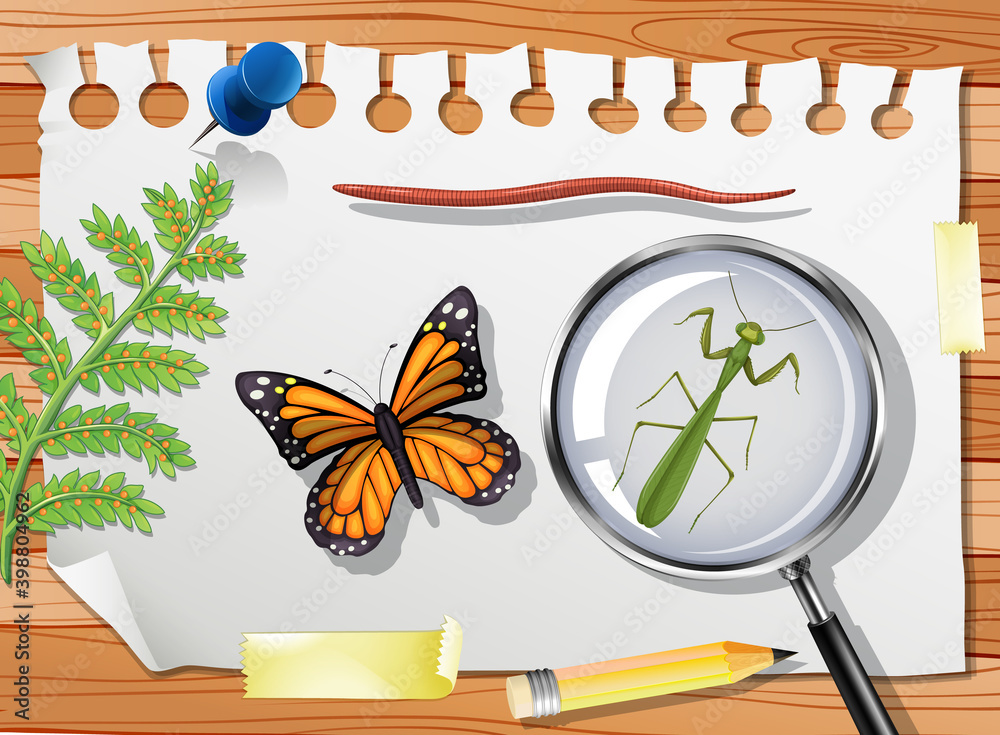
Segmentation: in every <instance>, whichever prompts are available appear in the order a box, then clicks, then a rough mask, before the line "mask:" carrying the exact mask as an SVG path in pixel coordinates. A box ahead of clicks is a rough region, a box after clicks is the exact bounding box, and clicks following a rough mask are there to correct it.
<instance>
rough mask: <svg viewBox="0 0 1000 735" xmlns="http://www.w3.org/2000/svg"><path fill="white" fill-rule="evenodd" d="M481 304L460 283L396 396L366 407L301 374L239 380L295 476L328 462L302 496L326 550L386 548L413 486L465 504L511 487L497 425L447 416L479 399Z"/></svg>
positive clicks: (507, 454)
mask: <svg viewBox="0 0 1000 735" xmlns="http://www.w3.org/2000/svg"><path fill="white" fill-rule="evenodd" d="M477 321H478V308H477V306H476V301H475V298H474V297H473V295H472V292H470V291H469V290H468V289H467V288H465V287H462V286H460V287H458V288H456V289H455V290H454V291H452V292H451V293H449V294H448V295H447V296H445V297H444V298H443V299H442V300H441V301H440V303H438V305H437V306H435V307H434V309H432V310H431V313H430V314H429V315H428V316H427V318H426V319H425V320H424V321H423V322H422V323H421V325H420V326H419V328H418V330H417V334H416V336H415V337H414V338H413V341H412V342H411V344H410V347H409V349H408V351H407V353H406V356H405V357H404V358H403V362H402V366H401V367H400V370H399V375H398V377H397V378H396V383H395V387H394V388H393V392H392V398H391V400H390V401H389V402H388V403H383V402H381V401H378V402H375V401H374V400H373V401H372V402H373V403H375V405H374V407H373V408H367V407H365V406H363V405H361V404H360V403H358V402H357V401H355V400H354V399H352V398H350V397H348V396H347V395H345V394H344V393H341V392H339V391H336V390H334V389H332V388H329V387H327V386H325V385H322V384H320V383H316V382H314V381H312V380H310V379H308V378H304V377H300V376H297V375H291V374H289V373H284V372H277V371H250V372H244V373H240V374H239V375H237V376H236V392H237V394H238V395H239V397H240V400H241V401H242V402H243V404H244V405H245V406H246V407H247V409H249V410H250V411H251V413H253V415H254V416H255V417H256V418H257V420H258V421H259V422H260V423H261V425H262V426H263V427H264V429H265V430H266V431H267V434H268V435H269V436H270V437H271V440H272V441H273V442H274V444H275V446H276V447H277V449H278V453H279V455H280V456H281V457H282V458H283V459H284V460H285V461H286V462H287V463H288V466H289V467H291V468H292V469H294V470H300V469H303V468H304V467H306V466H308V465H309V464H310V463H312V462H314V461H316V460H318V459H321V458H324V457H332V459H331V461H330V464H329V465H328V466H327V468H326V469H325V470H324V471H323V472H322V473H321V474H320V477H319V479H317V481H316V483H315V484H314V486H313V487H312V488H311V489H310V490H309V495H308V499H307V502H306V512H305V516H304V518H305V525H306V530H307V531H308V532H309V535H310V536H311V537H312V539H313V541H314V542H315V543H316V544H317V545H318V546H321V547H323V548H326V549H329V551H330V552H331V553H333V554H336V555H339V556H343V555H352V556H360V555H362V554H366V553H368V552H370V551H371V550H372V549H373V548H374V547H375V546H377V545H378V543H379V542H380V541H381V540H382V538H383V536H384V534H385V529H386V525H387V521H388V519H389V513H390V510H391V508H392V503H393V500H394V499H395V496H396V492H397V491H398V490H399V488H400V487H402V488H405V489H406V494H407V496H408V497H409V499H410V502H412V503H413V505H414V507H416V508H421V507H422V506H423V504H424V499H423V495H422V493H421V489H420V486H419V482H420V481H424V482H428V483H431V484H432V485H436V486H438V487H439V488H441V489H442V490H444V491H445V492H446V493H447V494H450V495H453V496H455V497H457V498H459V499H460V500H461V501H462V502H463V503H465V504H467V505H472V506H481V505H488V504H491V503H495V502H496V501H498V500H500V499H501V498H502V497H503V496H504V495H505V494H506V493H507V491H509V490H510V489H511V487H512V486H513V484H514V478H515V475H516V473H517V471H518V469H520V466H521V458H520V452H519V450H518V447H517V442H515V441H514V438H513V437H512V436H510V435H509V434H508V433H506V432H505V431H504V430H503V429H501V428H500V427H499V426H497V425H496V424H495V423H494V422H492V421H490V420H487V419H482V418H477V417H474V416H469V415H466V414H457V413H456V414H453V413H445V412H443V411H442V409H445V408H448V407H450V406H453V405H455V404H457V403H463V402H466V401H472V400H476V399H478V398H481V397H483V396H485V395H486V370H485V368H484V367H483V363H482V353H481V351H480V349H479V341H478V339H477V326H478V325H477Z"/></svg>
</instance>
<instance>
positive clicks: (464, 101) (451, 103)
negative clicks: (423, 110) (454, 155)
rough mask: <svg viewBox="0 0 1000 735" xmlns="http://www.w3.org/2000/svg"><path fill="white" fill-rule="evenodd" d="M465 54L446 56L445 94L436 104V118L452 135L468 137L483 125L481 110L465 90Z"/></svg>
mask: <svg viewBox="0 0 1000 735" xmlns="http://www.w3.org/2000/svg"><path fill="white" fill-rule="evenodd" d="M466 68H467V64H466V58H465V54H448V83H449V89H448V92H447V94H445V96H444V97H442V98H441V102H440V103H439V104H438V117H440V118H441V122H442V123H444V126H445V127H446V128H448V130H450V131H451V132H453V133H456V134H458V135H468V134H469V133H473V132H475V131H476V130H477V129H478V128H479V126H480V125H482V123H483V108H482V107H481V106H480V105H479V103H478V102H477V101H476V100H475V99H474V98H473V97H471V96H470V95H469V93H468V90H467V89H466Z"/></svg>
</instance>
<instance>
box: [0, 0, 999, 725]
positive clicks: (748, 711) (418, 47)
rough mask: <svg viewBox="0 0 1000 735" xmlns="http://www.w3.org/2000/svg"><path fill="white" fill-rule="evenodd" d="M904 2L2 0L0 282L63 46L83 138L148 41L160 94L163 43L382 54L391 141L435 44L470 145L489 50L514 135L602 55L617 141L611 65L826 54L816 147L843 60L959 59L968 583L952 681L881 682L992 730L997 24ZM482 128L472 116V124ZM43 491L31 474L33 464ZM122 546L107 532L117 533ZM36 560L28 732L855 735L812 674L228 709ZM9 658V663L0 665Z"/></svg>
mask: <svg viewBox="0 0 1000 735" xmlns="http://www.w3.org/2000/svg"><path fill="white" fill-rule="evenodd" d="M962 5H963V6H964V7H962V8H956V7H954V4H953V3H948V2H946V1H945V0H935V1H934V2H931V1H929V0H900V2H898V3H893V2H873V1H870V0H855V1H853V2H836V1H832V2H828V3H818V2H811V1H810V0H788V1H787V2H771V3H761V2H741V1H734V2H700V3H695V2H672V3H664V2H642V1H640V0H628V1H623V2H610V1H609V0H605V1H597V0H544V1H543V2H539V3H535V4H533V5H531V6H528V5H526V4H525V5H521V4H515V3H510V2H462V3H455V2H450V3H449V2H387V3H386V2H382V3H378V2H344V3H329V2H320V1H318V0H302V1H299V2H296V3H293V4H287V5H271V6H268V5H260V4H251V3H248V2H245V1H244V0H214V1H213V3H210V4H209V3H203V2H202V3H196V2H193V1H192V0H175V2H173V3H171V4H170V5H169V6H168V7H165V8H159V9H146V8H144V7H139V8H137V7H136V6H135V4H134V3H128V4H126V3H124V2H121V1H120V0H118V1H115V2H111V1H109V0H101V1H100V2H93V3H89V4H87V5H83V4H80V3H73V2H71V0H47V1H42V2H36V0H31V2H27V1H26V0H10V2H8V3H7V4H6V7H4V8H3V9H0V266H2V268H0V270H2V272H3V273H4V274H5V275H7V276H8V277H10V278H11V279H12V280H14V281H15V283H17V285H18V287H19V288H21V289H22V293H24V294H25V295H26V296H29V297H31V298H35V299H39V298H40V296H41V288H40V286H39V285H38V283H37V282H36V281H35V279H34V278H33V277H32V276H31V274H30V273H29V272H28V269H27V267H26V265H25V263H24V261H23V259H22V258H21V256H20V252H19V249H18V247H17V243H18V242H19V241H20V240H22V239H24V240H29V241H35V240H37V237H38V185H39V182H38V171H39V157H40V150H39V148H38V145H37V139H38V136H39V133H40V130H39V128H38V124H37V114H38V109H39V107H40V105H41V102H42V98H43V96H44V90H43V89H42V87H41V86H40V85H39V84H38V82H37V80H36V79H35V78H34V77H33V75H32V73H31V71H30V69H29V67H27V66H26V65H25V64H24V63H23V60H22V56H23V55H26V54H33V53H41V52H44V51H48V50H51V49H52V48H55V47H58V46H63V45H67V44H70V43H74V42H76V43H79V44H80V45H81V49H82V54H81V56H82V68H83V72H84V75H85V78H86V80H87V82H88V85H89V86H88V87H87V88H86V89H84V90H82V91H81V92H80V94H79V95H78V96H77V98H76V100H75V101H74V103H73V105H74V112H75V114H76V116H77V119H78V121H80V122H81V123H82V124H87V125H93V126H98V127H99V126H101V125H104V124H106V123H107V122H108V120H109V119H110V118H109V112H110V108H111V102H110V101H109V99H108V98H107V96H106V95H105V96H101V94H99V93H98V92H96V91H95V88H94V86H93V85H95V83H96V77H95V74H94V71H95V70H94V55H93V43H94V41H107V42H112V43H118V44H131V43H136V42H138V41H142V40H146V39H148V40H150V42H151V44H152V50H151V58H152V59H153V62H154V64H155V67H156V68H157V70H158V72H159V79H160V80H162V79H164V78H165V71H166V61H167V49H166V41H167V40H168V39H171V38H224V39H226V40H227V41H229V42H230V43H231V44H233V46H232V56H233V59H234V60H236V59H238V58H239V56H240V55H241V54H242V53H243V51H244V50H245V48H246V45H245V44H246V43H247V42H253V41H263V40H275V39H278V40H301V41H305V42H306V43H307V44H308V46H307V57H308V65H309V70H310V73H309V80H308V81H309V82H310V83H315V82H316V81H317V80H318V79H319V74H320V73H321V65H322V59H321V49H322V47H323V44H324V43H325V42H326V41H327V40H330V41H333V42H334V43H338V44H342V45H359V46H374V47H377V48H380V49H381V50H382V51H383V52H384V53H385V54H386V56H385V60H384V63H383V64H382V67H383V74H382V89H383V93H382V95H381V97H380V99H379V100H378V101H377V102H375V103H373V104H372V106H371V107H370V110H369V119H370V121H371V122H372V123H373V124H375V125H376V126H377V127H379V128H380V129H386V130H391V129H398V128H399V127H401V126H402V125H403V124H405V121H406V119H407V118H408V107H407V106H406V104H405V102H403V101H401V100H400V99H399V98H398V97H396V96H394V95H393V94H392V92H391V89H392V82H391V78H392V73H391V68H392V63H391V58H392V55H394V54H407V53H419V52H423V51H431V50H437V49H440V48H447V49H448V50H449V51H450V54H451V59H450V64H449V67H450V73H451V76H452V91H451V93H450V95H449V96H448V98H447V99H446V100H443V101H442V105H441V113H442V119H444V120H446V121H447V123H446V124H448V125H449V127H452V129H454V130H457V131H459V132H467V131H468V130H469V129H474V127H475V125H477V124H478V120H479V118H478V117H477V112H476V110H477V109H478V105H476V104H475V101H474V100H472V99H471V98H469V97H468V96H467V95H466V94H465V90H464V54H465V53H467V52H474V53H484V52H494V51H500V50H503V49H505V48H508V47H510V46H513V45H516V44H519V43H522V42H526V43H527V44H528V45H529V46H530V47H531V48H532V51H531V62H532V69H531V71H532V82H533V83H532V87H531V89H528V90H525V91H524V92H523V93H522V94H520V95H518V97H517V98H515V100H514V101H513V104H512V114H514V115H515V117H516V118H517V119H519V120H521V121H522V122H524V123H525V124H532V125H538V124H544V123H545V122H547V120H548V119H549V118H551V114H552V101H551V97H549V96H548V95H547V93H546V92H545V89H544V81H545V73H544V65H543V63H542V59H541V54H540V53H538V52H537V50H538V49H541V48H544V47H550V48H564V49H571V50H574V51H585V52H592V53H601V54H607V55H609V56H612V57H614V58H615V59H616V64H615V71H614V74H615V77H614V78H615V97H614V98H613V99H611V100H595V101H594V103H592V105H591V116H592V118H593V119H594V121H595V123H596V124H600V125H602V126H603V127H605V128H607V129H609V130H612V131H613V132H622V131H624V130H627V129H628V128H629V127H631V126H632V125H634V123H635V120H636V114H637V113H636V111H635V108H634V107H632V106H631V105H630V103H629V102H628V100H625V99H623V98H622V96H621V92H622V89H623V85H622V82H623V70H622V63H621V60H622V59H624V58H625V57H628V56H641V55H649V54H653V55H663V56H671V57H675V58H677V59H680V60H683V61H684V62H691V61H717V60H733V59H748V60H749V61H751V62H752V63H754V64H761V63H769V62H779V61H789V60H794V59H798V58H803V57H807V56H818V57H819V58H821V59H823V60H824V61H823V73H824V86H823V104H822V106H821V108H822V109H817V110H816V111H814V113H813V114H812V115H811V120H812V122H811V125H812V127H813V128H814V129H816V130H817V131H818V132H821V133H831V132H834V131H835V130H837V129H838V128H839V125H840V124H842V115H839V114H838V110H837V107H836V106H835V100H836V82H837V66H838V64H839V63H841V62H847V61H851V62H854V61H859V62H863V63H868V64H886V65H891V66H895V67H897V68H903V69H914V68H934V67H939V66H949V65H956V64H961V65H963V66H965V67H966V69H967V72H966V74H965V76H964V77H963V82H962V90H961V110H960V112H961V121H962V126H961V135H962V204H961V216H962V218H963V219H972V220H978V222H979V228H980V246H981V247H980V252H981V258H982V263H983V287H984V306H985V310H986V317H987V322H986V324H987V346H988V349H987V352H985V353H978V354H976V355H973V356H971V357H965V358H963V359H962V362H961V370H962V380H961V390H962V406H963V432H962V453H963V457H964V458H965V462H964V464H963V468H962V471H963V491H962V499H963V518H964V548H963V553H964V556H965V567H966V625H967V628H966V645H967V664H968V669H969V672H970V673H968V674H964V675H952V676H928V677H904V678H892V679H878V680H877V682H876V687H877V688H878V690H879V692H880V694H881V695H882V696H883V698H884V699H885V701H886V704H887V706H888V707H889V710H890V712H891V714H892V717H893V719H894V721H895V722H896V724H897V726H898V728H899V730H900V732H901V733H916V732H920V733H925V734H937V735H944V734H946V733H947V734H949V735H963V734H965V733H969V734H972V733H983V732H990V731H993V730H995V729H996V727H995V723H996V721H997V711H998V710H1000V357H997V355H998V354H1000V208H998V205H1000V53H998V52H1000V11H998V10H997V9H996V8H995V5H994V4H993V3H986V2H978V3H968V2H966V3H962ZM676 81H677V83H678V84H677V88H678V96H677V100H675V102H674V103H673V104H672V105H671V109H670V110H669V111H668V114H667V117H668V120H669V122H670V123H671V124H672V125H674V126H675V127H677V128H678V129H694V128H696V127H698V126H699V125H700V124H701V123H702V122H703V113H702V112H701V111H700V108H699V107H698V105H697V90H692V89H691V88H690V85H689V84H688V67H687V66H686V64H685V65H682V68H681V69H680V70H679V72H678V74H677V80H676ZM749 81H750V84H749V86H748V96H747V100H748V104H747V107H746V109H745V110H743V111H742V112H741V113H740V114H737V115H735V116H734V117H735V123H736V124H737V126H738V127H739V128H740V129H742V130H743V132H745V133H747V134H754V133H759V132H760V131H761V130H762V129H763V128H764V127H765V126H766V124H767V122H768V117H769V116H768V114H767V113H766V111H765V110H762V108H760V106H759V105H758V104H757V103H756V86H755V85H756V82H755V75H754V72H753V69H752V70H751V74H750V75H749ZM906 81H907V75H906V74H905V73H903V74H901V75H899V76H898V77H897V84H896V85H895V87H894V90H893V94H892V99H890V100H887V101H886V103H887V105H888V106H889V108H890V110H891V111H892V114H889V115H887V116H886V117H885V118H883V120H882V122H881V130H882V132H883V134H886V135H889V136H891V135H897V134H899V133H901V132H903V131H904V130H905V127H906V123H907V121H906V118H905V115H903V114H901V113H900V112H899V111H898V110H897V109H896V108H898V107H900V106H902V107H904V108H905V89H906ZM141 107H142V110H143V113H144V114H145V115H146V117H147V119H149V120H150V121H151V122H153V123H154V124H156V125H161V126H168V125H171V124H175V123H176V122H177V121H178V120H180V119H181V118H182V117H183V115H184V112H185V111H186V107H187V100H186V97H185V95H184V93H183V91H181V90H178V89H176V88H173V89H171V88H169V87H167V86H165V85H154V86H153V87H152V88H151V89H149V90H147V93H146V95H144V97H143V100H142V102H141ZM329 114H334V115H335V114H336V101H335V98H332V97H331V94H330V92H329V90H326V89H325V88H324V87H322V86H321V85H315V86H307V88H306V89H305V90H304V91H303V92H302V93H301V94H300V97H299V98H298V99H297V100H296V103H295V108H294V110H293V117H294V118H295V119H296V121H297V122H299V123H300V124H303V125H312V124H317V121H319V122H322V120H323V119H324V117H323V116H324V115H329ZM479 114H480V115H481V112H480V113H479ZM11 370H12V371H14V373H15V375H16V380H17V384H18V388H19V390H20V391H23V393H24V394H25V395H26V396H27V398H28V400H29V402H30V406H29V407H30V408H32V410H38V408H39V406H40V396H39V394H38V392H37V391H35V390H34V389H33V387H32V384H31V382H30V380H29V379H28V377H27V372H28V368H27V366H26V365H25V364H24V363H23V362H22V361H21V360H20V358H19V356H18V354H17V351H16V350H14V349H12V348H11V347H9V346H8V345H7V344H6V343H5V342H4V343H2V344H0V373H3V372H7V371H11ZM32 472H33V474H34V479H40V477H41V468H40V462H38V461H36V463H35V466H34V467H33V469H32ZM117 530H118V529H110V530H109V531H108V532H110V533H114V532H116V531H117ZM32 544H33V553H32V556H31V565H32V566H31V571H32V580H33V582H32V590H31V602H32V603H33V604H34V605H35V608H34V610H33V622H34V628H33V632H32V647H33V648H32V676H33V681H34V683H35V684H34V686H35V689H34V690H33V714H34V718H33V720H32V722H31V723H28V724H27V727H28V728H29V729H39V730H46V731H86V732H121V733H125V732H129V733H140V732H162V731H171V732H185V733H203V732H204V733H209V732H212V733H216V732H221V733H265V732H303V733H305V732H308V733H345V732H360V731H361V730H368V729H371V730H375V731H382V732H386V733H400V734H403V735H410V734H412V735H416V734H418V733H419V734H420V735H425V734H426V733H427V732H442V733H449V732H452V733H490V734H500V733H503V734H507V733H511V734H512V733H523V732H524V730H525V729H538V728H543V727H546V728H547V727H553V728H556V729H559V730H562V731H567V732H578V733H704V732H706V731H709V730H710V731H711V732H712V733H713V735H714V734H716V733H718V734H720V735H725V734H727V733H750V734H751V735H752V734H753V733H776V732H782V733H786V732H787V733H817V734H818V735H844V734H846V733H852V732H855V730H854V728H853V725H852V723H851V721H850V718H849V716H848V715H847V712H846V710H845V709H844V707H843V704H842V701H841V699H840V697H839V694H838V693H837V691H836V688H835V687H834V686H833V684H832V682H831V681H830V679H829V677H827V676H818V675H789V676H782V677H766V676H765V677H761V676H757V677H751V678H750V679H748V680H746V682H745V686H741V687H733V688H730V689H728V690H720V689H716V690H710V691H708V692H693V693H688V694H684V695H674V696H668V697H661V698H657V699H653V700H646V701H643V702H639V703H632V704H629V705H616V706H612V707H604V708H598V709H594V710H586V711H583V712H577V713H567V715H562V716H559V717H556V718H548V719H546V720H541V721H531V720H528V721H526V722H524V723H519V722H516V721H512V720H511V718H510V714H509V712H508V711H507V706H506V700H505V696H504V692H503V687H504V676H503V674H502V672H491V673H484V674H471V673H466V674H463V675H462V676H461V677H460V679H459V682H458V685H457V687H456V690H455V692H454V693H453V694H451V695H450V696H449V697H447V698H446V699H444V700H440V701H437V702H393V703H379V702H355V701H339V702H301V701H285V700H243V699H242V698H241V695H242V685H241V679H240V676H239V674H238V673H237V672H233V671H224V670H211V669H200V668H190V669H186V670H182V671H180V672H174V673H172V674H170V675H164V674H157V673H152V672H149V671H147V670H146V669H144V668H143V667H142V665H141V664H140V663H139V662H138V661H137V660H136V659H135V657H134V656H133V655H132V653H131V652H130V651H129V650H128V648H127V647H126V646H125V645H124V644H123V643H122V642H121V640H120V639H119V638H118V637H117V635H116V634H115V633H114V631H113V630H112V629H111V628H110V627H109V626H107V624H106V623H104V621H102V620H100V619H99V618H98V617H97V616H96V615H95V614H94V613H93V611H92V610H90V609H89V608H88V607H87V606H86V605H84V604H83V603H81V602H80V601H79V600H78V599H77V598H76V597H75V595H74V594H73V593H72V591H71V590H70V589H69V588H68V587H66V585H64V584H63V583H62V582H61V581H60V580H59V579H58V578H57V577H56V576H55V575H54V574H53V572H52V571H51V570H49V569H48V567H47V564H46V562H45V553H44V549H45V540H44V538H33V541H32ZM13 603H14V599H13V597H12V595H11V594H10V592H9V591H8V590H4V591H3V592H0V608H2V612H0V656H5V657H6V656H8V655H9V654H7V653H2V652H3V651H7V652H9V651H11V650H12V649H13V646H14V645H15V640H16V631H15V629H14V628H13V626H12V624H11V621H12V620H13V613H14V610H13V608H12V605H13ZM4 660H5V661H10V659H9V658H5V659H4ZM13 678H14V677H13V676H12V674H11V669H10V668H9V666H4V667H3V668H2V669H0V692H3V693H5V694H4V696H3V697H2V698H0V728H7V729H25V727H26V724H25V723H23V722H21V721H19V720H17V719H15V718H14V717H13V713H12V709H11V706H12V703H11V700H10V699H9V697H8V696H7V694H6V692H10V691H11V690H12V688H13V686H12V683H13Z"/></svg>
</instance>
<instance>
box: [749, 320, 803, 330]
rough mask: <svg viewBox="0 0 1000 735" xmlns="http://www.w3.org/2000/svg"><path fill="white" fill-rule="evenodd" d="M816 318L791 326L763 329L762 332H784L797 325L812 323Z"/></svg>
mask: <svg viewBox="0 0 1000 735" xmlns="http://www.w3.org/2000/svg"><path fill="white" fill-rule="evenodd" d="M814 321H816V320H815V319H810V320H809V321H807V322H802V323H801V324H793V325H792V326H790V327H781V329H762V330H761V331H762V332H784V331H785V330H786V329H795V328H796V327H804V326H805V325H806V324H812V323H813V322H814Z"/></svg>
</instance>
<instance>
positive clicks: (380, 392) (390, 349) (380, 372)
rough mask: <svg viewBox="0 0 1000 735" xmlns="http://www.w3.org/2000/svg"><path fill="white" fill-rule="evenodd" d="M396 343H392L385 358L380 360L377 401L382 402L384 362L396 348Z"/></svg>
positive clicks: (397, 344)
mask: <svg viewBox="0 0 1000 735" xmlns="http://www.w3.org/2000/svg"><path fill="white" fill-rule="evenodd" d="M398 346H399V343H398V342H393V343H392V344H391V345H389V349H387V350H386V351H385V357H383V358H382V369H381V370H379V371H378V401H379V403H381V402H382V373H384V372H385V361H386V360H388V359H389V353H390V352H392V350H393V348H395V347H398Z"/></svg>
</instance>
